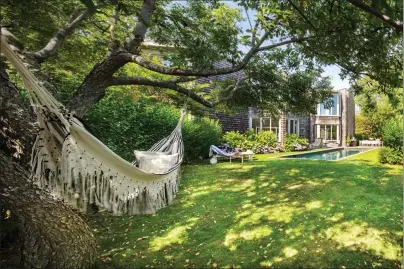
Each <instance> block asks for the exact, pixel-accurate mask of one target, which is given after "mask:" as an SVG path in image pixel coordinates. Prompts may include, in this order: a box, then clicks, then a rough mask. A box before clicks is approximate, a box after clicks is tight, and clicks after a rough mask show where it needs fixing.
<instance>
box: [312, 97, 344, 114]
mask: <svg viewBox="0 0 404 269" xmlns="http://www.w3.org/2000/svg"><path fill="white" fill-rule="evenodd" d="M339 96H340V95H339V93H335V94H333V95H332V100H333V106H332V107H329V108H326V107H325V105H324V103H321V104H319V105H318V106H317V115H319V116H339V115H340V113H339V111H340V98H339Z"/></svg>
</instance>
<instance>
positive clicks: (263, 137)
mask: <svg viewBox="0 0 404 269" xmlns="http://www.w3.org/2000/svg"><path fill="white" fill-rule="evenodd" d="M276 140H277V139H276V134H275V133H273V132H272V131H263V132H259V133H257V134H255V133H254V131H253V130H251V129H250V130H248V131H247V132H246V133H244V134H241V133H239V132H238V131H231V132H227V133H226V134H224V136H223V141H224V142H226V143H227V144H229V146H230V147H232V148H241V149H242V150H252V151H253V152H255V153H259V152H260V149H262V148H263V147H276V144H277V141H276Z"/></svg>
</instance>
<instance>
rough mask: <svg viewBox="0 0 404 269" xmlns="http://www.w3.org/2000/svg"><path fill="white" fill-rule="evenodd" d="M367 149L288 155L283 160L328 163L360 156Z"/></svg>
mask: <svg viewBox="0 0 404 269" xmlns="http://www.w3.org/2000/svg"><path fill="white" fill-rule="evenodd" d="M368 150H369V149H366V148H363V149H361V148H353V149H350V148H338V149H330V150H325V151H320V152H310V153H303V154H296V155H288V156H283V157H281V158H289V159H308V160H326V161H336V160H339V159H342V158H346V157H349V156H352V155H355V154H359V153H361V152H365V151H368Z"/></svg>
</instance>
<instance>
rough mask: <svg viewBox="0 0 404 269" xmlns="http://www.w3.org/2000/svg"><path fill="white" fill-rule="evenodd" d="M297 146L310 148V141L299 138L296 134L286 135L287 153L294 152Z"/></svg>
mask: <svg viewBox="0 0 404 269" xmlns="http://www.w3.org/2000/svg"><path fill="white" fill-rule="evenodd" d="M295 144H300V145H302V146H308V145H309V141H308V140H307V138H304V137H299V136H297V135H296V134H286V141H285V151H294V150H295Z"/></svg>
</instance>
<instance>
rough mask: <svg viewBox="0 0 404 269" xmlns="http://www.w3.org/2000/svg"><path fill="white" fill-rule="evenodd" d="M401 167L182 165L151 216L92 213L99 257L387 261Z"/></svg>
mask: <svg viewBox="0 0 404 269" xmlns="http://www.w3.org/2000/svg"><path fill="white" fill-rule="evenodd" d="M401 170H402V168H400V167H399V168H393V167H387V166H377V165H370V164H368V163H363V162H357V163H355V162H348V161H346V162H317V161H313V162H305V161H301V160H300V161H290V160H277V159H272V160H267V161H259V162H258V163H257V162H256V161H253V162H251V163H244V164H241V163H219V164H217V165H212V166H211V165H205V164H202V165H193V166H184V172H183V177H182V179H181V186H180V191H179V193H178V196H177V197H176V198H175V200H174V203H173V204H172V205H170V206H168V207H166V208H164V209H161V210H160V211H158V212H157V213H156V214H154V215H152V216H135V217H133V218H127V217H123V218H119V219H117V218H114V217H106V216H105V215H103V217H99V220H98V221H97V223H98V224H97V226H96V227H97V229H98V231H99V232H95V234H96V236H97V238H98V239H99V240H100V245H101V248H100V249H102V252H101V251H100V252H101V253H105V254H104V256H102V257H103V258H105V257H110V258H111V259H112V260H111V261H110V262H104V261H100V263H101V265H107V267H108V268H127V267H131V268H157V267H158V268H184V267H185V266H186V267H187V268H225V267H228V268H231V267H232V268H239V267H242V268H257V267H271V268H294V267H296V266H295V265H297V266H300V267H302V268H328V267H332V268H341V267H342V266H345V267H347V268H362V267H371V266H376V267H377V266H378V267H386V268H396V267H398V265H400V258H401V253H400V251H401V244H400V238H401V236H402V231H401V218H402V214H401V205H402V198H401V196H400V195H401V191H402V189H401V188H402V187H401V181H400V180H401V176H400V175H399V174H400V173H399V172H397V171H401ZM102 214H104V213H102ZM192 217H193V218H192ZM95 218H98V217H95ZM104 220H108V221H109V223H106V222H108V221H105V223H106V224H104ZM365 221H366V222H365ZM132 222H133V224H132ZM107 227H108V229H107ZM128 228H129V230H128ZM114 239H115V241H113V240H114ZM110 250H111V251H110ZM112 250H113V251H114V252H112ZM124 254H125V255H126V257H125V256H124ZM127 260H129V262H128V261H127ZM99 265H100V264H99Z"/></svg>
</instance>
